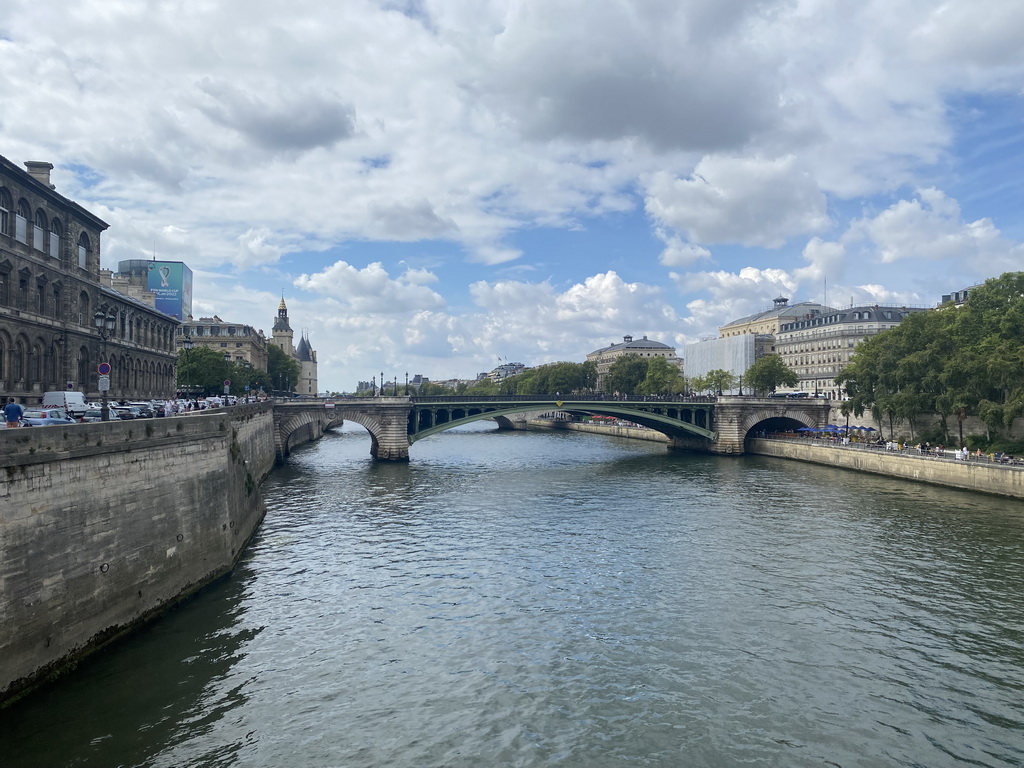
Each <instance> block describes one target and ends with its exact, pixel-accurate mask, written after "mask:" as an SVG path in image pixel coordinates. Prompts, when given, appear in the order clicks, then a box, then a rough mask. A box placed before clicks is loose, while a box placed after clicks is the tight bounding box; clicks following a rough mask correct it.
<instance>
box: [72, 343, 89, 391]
mask: <svg viewBox="0 0 1024 768" xmlns="http://www.w3.org/2000/svg"><path fill="white" fill-rule="evenodd" d="M75 362H76V368H77V372H78V386H79V387H82V388H83V389H88V388H89V368H90V366H89V350H88V349H86V348H85V347H79V348H78V357H77V358H76V361H75Z"/></svg>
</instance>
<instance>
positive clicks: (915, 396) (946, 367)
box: [836, 272, 1024, 440]
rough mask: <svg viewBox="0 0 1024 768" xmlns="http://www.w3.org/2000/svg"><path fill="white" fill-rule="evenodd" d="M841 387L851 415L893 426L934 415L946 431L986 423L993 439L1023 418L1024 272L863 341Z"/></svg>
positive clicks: (1006, 276) (840, 378) (991, 282)
mask: <svg viewBox="0 0 1024 768" xmlns="http://www.w3.org/2000/svg"><path fill="white" fill-rule="evenodd" d="M836 382H837V383H838V384H840V385H841V386H843V387H844V388H845V389H846V392H847V394H848V395H849V397H850V409H851V410H852V412H853V413H856V414H857V415H860V414H862V413H863V412H864V410H865V409H866V408H871V409H872V411H873V412H874V413H875V414H876V416H879V417H883V418H885V419H886V420H888V421H889V423H890V428H891V426H892V424H894V423H901V422H906V423H907V424H909V425H910V427H911V430H913V421H912V420H913V418H914V416H916V415H918V414H921V413H934V414H937V415H938V416H939V417H940V418H941V419H942V428H943V432H944V433H945V432H946V430H947V429H948V428H949V426H950V424H949V422H950V421H954V420H955V421H954V423H955V426H956V427H957V430H958V432H957V437H961V436H962V434H963V421H964V419H965V418H967V417H968V416H977V417H978V418H980V419H981V420H982V421H983V422H984V424H985V425H986V427H987V428H988V430H989V434H988V436H987V437H988V439H989V440H991V439H993V438H994V436H996V435H998V434H999V433H1000V432H1001V431H1003V430H1005V429H1006V428H1007V427H1009V426H1010V425H1011V424H1012V423H1013V420H1014V419H1015V418H1017V417H1019V416H1021V415H1022V413H1024V272H1010V273H1006V274H1004V275H1002V276H1000V277H997V278H992V279H991V280H987V281H986V282H985V284H984V285H983V286H979V287H978V288H975V289H973V290H972V291H971V294H970V297H969V299H968V301H967V303H966V304H965V305H964V306H962V307H959V308H956V307H953V306H946V307H944V308H942V309H940V310H939V311H936V312H920V313H915V314H912V315H910V316H909V317H907V318H906V319H904V320H903V322H901V323H900V324H899V325H898V326H896V327H895V328H893V329H891V330H888V331H885V332H883V333H879V334H878V335H876V336H874V337H872V338H870V339H868V340H866V341H864V342H862V343H861V344H860V345H859V346H858V347H857V349H856V352H855V354H854V357H853V360H851V362H850V365H848V366H847V367H846V368H845V369H844V370H843V371H842V373H840V374H839V376H837V377H836Z"/></svg>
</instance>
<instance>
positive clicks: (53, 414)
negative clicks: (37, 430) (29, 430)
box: [21, 408, 75, 427]
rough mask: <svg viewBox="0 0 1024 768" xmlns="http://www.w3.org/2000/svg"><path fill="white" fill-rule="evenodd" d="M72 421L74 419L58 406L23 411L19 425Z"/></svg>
mask: <svg viewBox="0 0 1024 768" xmlns="http://www.w3.org/2000/svg"><path fill="white" fill-rule="evenodd" d="M74 423H75V420H74V419H71V418H68V415H67V414H66V413H64V411H62V410H61V409H60V408H45V409H39V410H31V411H25V412H24V413H23V414H22V415H21V425H22V426H23V427H48V426H52V425H54V424H74Z"/></svg>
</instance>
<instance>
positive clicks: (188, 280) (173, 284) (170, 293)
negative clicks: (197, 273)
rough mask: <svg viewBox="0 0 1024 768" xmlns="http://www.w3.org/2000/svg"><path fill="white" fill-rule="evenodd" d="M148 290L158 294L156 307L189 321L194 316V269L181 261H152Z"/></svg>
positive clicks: (149, 267)
mask: <svg viewBox="0 0 1024 768" xmlns="http://www.w3.org/2000/svg"><path fill="white" fill-rule="evenodd" d="M148 269H149V273H148V275H147V280H146V290H148V291H152V292H153V293H154V294H155V295H156V309H157V311H158V312H163V313H164V314H165V315H170V316H171V317H173V318H176V319H178V320H182V321H187V320H188V319H189V317H191V316H192V270H191V269H189V268H188V267H187V266H186V265H185V264H183V263H181V262H180V261H151V262H149V263H148Z"/></svg>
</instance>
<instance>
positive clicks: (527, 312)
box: [0, 0, 1024, 391]
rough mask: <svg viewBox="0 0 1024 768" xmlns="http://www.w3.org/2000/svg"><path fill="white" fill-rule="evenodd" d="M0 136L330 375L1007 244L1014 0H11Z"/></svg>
mask: <svg viewBox="0 0 1024 768" xmlns="http://www.w3.org/2000/svg"><path fill="white" fill-rule="evenodd" d="M4 7H5V12H4V13H3V15H2V17H0V62H3V64H2V66H0V103H2V104H3V109H2V111H0V154H2V155H4V156H6V157H7V158H8V159H10V160H12V161H13V162H15V163H19V164H20V163H22V162H24V161H26V160H39V161H48V162H51V163H53V165H54V166H55V167H54V170H53V172H52V175H51V181H52V182H53V183H54V184H55V185H56V188H57V191H58V192H60V193H61V194H63V195H65V196H66V197H68V198H70V199H72V200H75V201H76V202H78V203H79V204H81V205H83V206H84V207H86V208H87V209H89V210H90V211H92V212H93V213H95V214H96V215H98V216H99V217H100V218H102V219H103V220H104V221H106V222H107V223H108V224H109V225H110V228H109V229H108V230H107V231H106V232H104V234H103V237H102V240H101V252H102V265H103V266H104V267H106V268H109V269H112V270H115V271H116V270H117V267H118V263H119V262H120V261H122V260H126V259H139V258H153V257H154V256H155V257H156V258H158V259H162V260H172V261H183V262H185V263H186V264H188V265H189V267H191V269H192V270H193V272H194V297H193V316H194V317H196V318H198V317H204V316H211V315H214V314H216V315H217V316H219V317H221V318H222V319H224V320H226V321H230V322H237V323H246V324H249V325H252V326H254V327H256V328H260V329H263V330H264V331H265V332H266V333H267V334H268V336H269V334H270V331H271V327H272V324H273V321H274V317H275V316H276V313H277V307H278V303H279V302H280V300H281V298H282V297H283V298H284V299H285V301H286V302H287V306H288V312H289V317H290V320H291V325H292V328H293V329H294V330H295V334H296V342H297V341H298V338H299V335H300V334H302V333H306V334H307V335H308V337H309V340H310V343H311V345H312V347H313V349H315V350H316V352H317V357H318V362H319V384H320V389H321V390H324V391H351V390H352V389H354V388H355V386H356V383H357V382H358V381H368V380H370V378H371V377H379V376H380V373H381V372H382V371H383V372H384V376H385V378H386V379H388V380H393V379H394V378H395V377H397V378H398V379H399V380H403V377H404V376H405V374H406V373H408V374H409V375H410V376H414V375H416V374H421V375H423V376H426V377H428V378H430V379H432V380H435V381H436V380H443V379H448V378H473V377H475V376H476V375H477V374H478V373H480V372H484V371H490V370H491V369H492V368H494V367H495V366H497V365H499V364H500V363H503V362H506V361H507V362H521V363H524V364H526V365H540V364H543V363H548V362H555V361H574V362H582V361H583V360H585V359H586V355H587V353H588V352H592V351H594V350H596V349H599V348H602V347H605V346H608V345H610V344H612V343H616V342H620V341H622V338H623V336H625V335H632V336H634V337H636V338H639V337H641V336H648V337H649V338H651V339H655V340H657V341H661V342H663V343H666V344H669V345H671V346H674V347H676V348H677V349H678V350H680V351H682V348H683V346H684V345H685V344H687V343H691V342H695V341H698V340H700V339H702V338H707V337H711V336H717V334H718V327H719V326H721V325H723V324H725V323H728V322H730V321H731V320H735V319H737V318H740V317H743V316H745V315H748V314H751V313H753V312H757V311H760V310H763V309H767V308H769V307H771V305H772V302H773V300H774V299H775V298H776V297H778V296H785V297H788V298H789V299H790V301H791V302H797V301H818V302H824V303H827V304H829V305H831V306H835V307H846V306H849V305H851V304H861V303H872V304H874V303H879V304H895V305H912V306H935V304H937V303H938V302H939V300H940V299H941V297H942V295H943V294H948V293H951V292H953V291H957V290H960V289H962V288H966V287H968V286H971V285H974V284H977V283H980V282H983V281H984V280H986V279H987V278H989V277H995V276H998V275H1000V274H1002V273H1003V272H1006V271H1018V270H1021V269H1024V222H1022V221H1021V210H1022V209H1021V201H1022V194H1021V193H1022V191H1024V130H1022V120H1024V103H1022V101H1024V98H1022V97H1024V94H1022V88H1024V46H1022V45H1021V44H1020V32H1021V30H1024V3H1021V2H1019V0H954V1H952V2H936V0H861V1H860V2H856V3H850V2H839V0H791V1H785V0H763V1H757V0H748V1H744V2H740V1H739V0H686V2H681V1H680V0H634V1H633V2H626V1H625V0H472V2H470V1H469V0H344V2H322V0H321V1H320V2H307V0H291V2H289V3H287V4H285V5H282V4H281V3H279V2H275V3H270V2H265V0H6V1H5V3H4Z"/></svg>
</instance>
